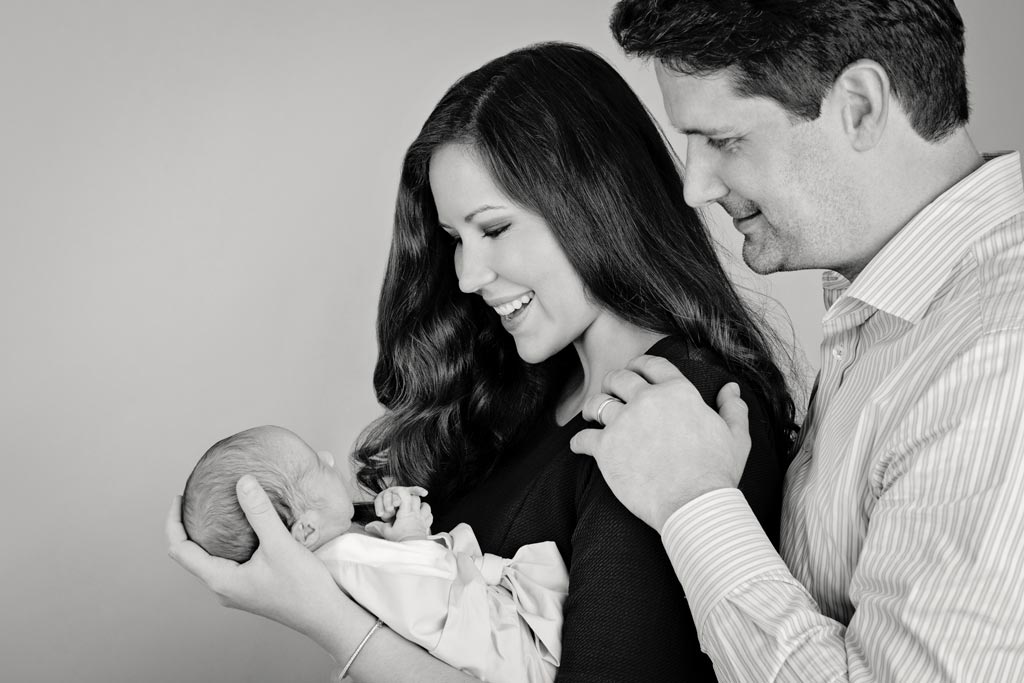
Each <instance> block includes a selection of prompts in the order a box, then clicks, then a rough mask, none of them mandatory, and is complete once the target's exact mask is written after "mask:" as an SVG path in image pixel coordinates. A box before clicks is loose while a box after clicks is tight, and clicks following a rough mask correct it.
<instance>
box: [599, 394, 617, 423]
mask: <svg viewBox="0 0 1024 683" xmlns="http://www.w3.org/2000/svg"><path fill="white" fill-rule="evenodd" d="M609 403H622V401H620V400H619V399H617V398H615V397H614V396H609V397H608V398H606V399H605V400H603V401H601V405H599V406H598V407H597V415H596V416H595V420H596V421H597V422H599V423H600V424H601V426H603V427H607V426H608V425H606V424H605V423H604V420H602V419H601V413H603V412H604V409H605V407H606V406H607V405H608V404H609Z"/></svg>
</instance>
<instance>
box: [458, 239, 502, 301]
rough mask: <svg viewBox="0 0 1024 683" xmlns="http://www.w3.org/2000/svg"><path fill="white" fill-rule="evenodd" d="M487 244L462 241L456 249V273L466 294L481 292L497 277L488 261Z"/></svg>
mask: <svg viewBox="0 0 1024 683" xmlns="http://www.w3.org/2000/svg"><path fill="white" fill-rule="evenodd" d="M486 250H487V248H486V246H484V245H483V244H468V245H467V244H466V243H465V242H462V243H460V244H459V246H458V247H457V248H456V249H455V275H456V276H457V277H458V278H459V289H461V290H462V291H463V292H465V293H466V294H473V293H474V292H479V291H480V290H481V289H483V287H485V286H486V285H488V284H490V283H491V282H493V281H494V279H495V278H496V277H497V275H496V274H495V272H494V270H492V268H491V266H490V264H489V263H488V259H487V255H486Z"/></svg>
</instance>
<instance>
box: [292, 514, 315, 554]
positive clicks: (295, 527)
mask: <svg viewBox="0 0 1024 683" xmlns="http://www.w3.org/2000/svg"><path fill="white" fill-rule="evenodd" d="M292 538H294V539H295V540H296V541H298V542H299V543H301V544H302V545H304V546H306V547H307V548H313V547H315V546H316V544H317V542H318V541H319V540H320V515H318V514H317V513H316V511H313V510H308V511H306V512H303V513H302V514H301V515H299V517H298V519H296V520H295V524H292Z"/></svg>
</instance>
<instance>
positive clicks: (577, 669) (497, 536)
mask: <svg viewBox="0 0 1024 683" xmlns="http://www.w3.org/2000/svg"><path fill="white" fill-rule="evenodd" d="M648 353H650V354H652V355H658V356H662V357H664V358H667V359H668V360H670V361H672V362H673V363H674V364H675V365H676V366H677V367H678V368H679V369H680V370H681V371H682V372H683V373H684V374H685V375H686V377H687V378H688V379H689V380H690V381H691V382H692V383H693V384H694V385H695V386H696V387H697V389H698V390H699V391H700V393H701V396H703V398H704V400H705V401H706V402H707V403H708V404H709V405H712V406H713V405H715V398H716V396H717V394H718V390H719V389H720V388H721V387H722V386H723V385H724V384H726V383H727V382H729V381H735V380H736V379H737V378H735V377H733V376H730V374H729V373H728V372H726V371H725V370H724V369H723V368H722V367H720V366H719V365H716V364H714V363H712V362H708V361H709V359H708V355H707V354H706V353H703V352H699V351H698V352H694V351H693V350H692V349H690V348H689V346H688V345H687V344H686V343H685V342H683V341H681V340H679V339H677V338H673V337H669V338H666V339H663V340H661V341H659V342H658V343H657V344H655V345H654V346H653V347H652V348H651V349H650V350H649V351H648ZM740 387H741V391H742V395H743V399H744V400H745V401H746V402H747V405H748V406H749V409H750V410H749V418H750V431H751V439H752V442H753V447H752V448H751V453H750V457H749V459H748V462H747V468H746V470H745V471H744V474H743V478H742V480H741V482H740V489H741V490H742V491H743V493H744V494H745V495H746V497H747V499H748V501H750V504H751V507H752V508H753V510H754V512H755V514H756V515H757V517H758V519H759V520H760V521H761V524H762V525H763V526H764V527H765V529H766V530H767V532H768V535H769V537H770V538H771V539H772V541H773V542H775V543H777V540H778V527H779V513H780V505H781V492H782V475H783V472H782V471H781V466H780V464H779V463H780V460H781V458H780V457H779V454H776V453H775V452H774V450H773V445H772V444H774V443H775V439H773V438H771V434H770V432H769V428H768V424H767V422H766V420H765V417H764V411H763V410H762V407H761V405H760V402H759V401H757V400H756V399H755V398H754V397H753V395H752V394H751V392H750V390H749V388H748V387H746V386H744V384H743V383H742V382H740ZM588 426H589V427H593V424H592V423H588V422H587V421H586V420H584V419H583V417H582V415H576V417H574V418H573V419H572V420H570V421H569V422H568V423H567V424H566V425H564V426H559V425H558V424H557V423H556V422H555V420H554V413H553V411H549V412H547V413H546V414H545V415H544V416H543V417H542V418H541V419H540V420H538V422H537V424H535V425H534V426H533V427H532V428H531V429H529V430H526V432H524V435H523V437H522V438H521V439H520V440H519V442H518V443H517V445H516V446H515V447H514V448H512V449H510V450H509V452H507V453H505V454H503V455H502V456H501V458H500V459H499V461H498V462H497V464H496V465H495V468H494V470H493V471H492V472H491V473H490V474H489V475H488V477H487V478H486V479H485V480H484V481H483V482H482V483H481V484H479V485H478V486H477V487H476V488H474V489H473V490H472V491H470V492H469V493H468V494H466V495H465V496H463V497H462V498H460V499H458V500H456V501H455V502H454V503H453V504H452V505H450V506H448V507H447V509H446V510H444V511H441V514H439V515H437V516H436V517H435V520H434V527H433V528H434V529H435V530H447V529H450V528H452V527H453V526H455V525H456V524H458V523H459V522H465V523H467V524H469V525H470V526H472V527H473V530H474V532H475V533H476V537H477V539H478V540H479V542H480V547H481V549H482V550H483V551H484V552H487V553H493V554H495V555H500V556H502V557H512V556H513V555H514V554H515V552H516V550H518V549H519V548H520V547H521V546H523V545H526V544H528V543H537V542H540V541H554V542H555V543H556V544H557V546H558V550H559V551H560V552H561V554H562V558H563V559H564V560H565V563H566V566H567V567H568V568H569V596H568V598H567V600H566V603H565V615H564V616H565V621H564V624H563V628H562V660H561V665H560V667H559V673H558V680H560V681H585V682H586V683H600V682H602V681H607V682H608V683H622V682H624V681H643V682H645V683H655V682H657V681H713V680H715V677H714V673H713V671H712V667H711V662H710V660H709V659H708V658H707V657H706V656H705V655H704V654H703V653H701V651H700V645H699V644H698V642H697V634H696V630H695V628H694V624H693V620H692V618H691V616H690V610H689V608H688V607H687V604H686V599H685V597H684V596H683V591H682V588H681V587H680V585H679V583H678V581H677V580H676V576H675V572H674V570H673V569H672V565H671V563H670V562H669V560H668V557H667V556H666V554H665V550H664V548H663V546H662V543H661V538H660V537H659V535H658V533H657V532H655V531H654V530H653V529H651V528H650V527H648V526H647V525H646V524H644V523H643V522H641V521H640V520H639V519H637V518H636V517H634V516H633V515H632V514H631V513H630V512H629V511H628V510H626V508H624V507H623V506H622V504H621V503H619V501H618V500H616V498H615V496H614V495H612V492H611V491H610V490H609V488H608V485H607V484H606V483H605V481H604V478H603V477H602V476H601V473H600V471H599V470H598V468H597V466H596V465H595V463H594V460H593V459H592V458H590V457H587V456H581V455H577V454H575V453H573V452H572V451H570V450H569V440H570V438H572V436H573V435H574V434H575V433H576V432H578V431H580V430H581V429H584V428H585V427H588ZM693 552H700V548H694V549H693Z"/></svg>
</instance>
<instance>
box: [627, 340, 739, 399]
mask: <svg viewBox="0 0 1024 683" xmlns="http://www.w3.org/2000/svg"><path fill="white" fill-rule="evenodd" d="M647 354H648V355H651V356H660V357H661V358H664V359H665V360H667V361H669V362H670V363H672V364H673V365H674V366H676V368H678V369H679V371H680V372H682V373H683V375H685V376H686V379H688V380H689V381H690V382H691V383H692V384H693V385H694V386H695V387H697V391H699V392H700V395H701V396H702V397H703V398H704V401H705V402H706V403H708V404H709V405H715V398H716V397H717V396H718V391H719V390H720V389H721V388H722V387H723V386H725V385H726V384H727V383H729V382H739V383H740V385H741V386H742V385H744V384H745V382H743V380H742V378H741V377H739V376H737V375H736V373H735V372H732V371H730V370H729V369H728V368H726V365H725V360H724V359H723V358H722V356H721V355H719V354H718V352H716V351H715V350H714V349H711V348H708V347H706V346H697V345H695V344H693V343H692V342H690V341H689V340H687V339H685V338H684V337H681V336H679V335H670V336H668V337H665V338H663V339H661V340H659V341H658V342H657V343H655V344H654V345H653V346H652V347H651V348H649V349H648V350H647Z"/></svg>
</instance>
